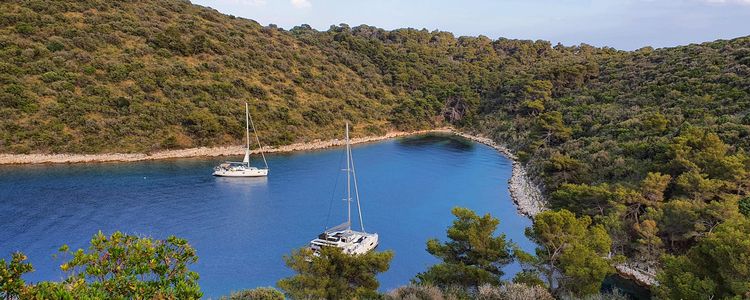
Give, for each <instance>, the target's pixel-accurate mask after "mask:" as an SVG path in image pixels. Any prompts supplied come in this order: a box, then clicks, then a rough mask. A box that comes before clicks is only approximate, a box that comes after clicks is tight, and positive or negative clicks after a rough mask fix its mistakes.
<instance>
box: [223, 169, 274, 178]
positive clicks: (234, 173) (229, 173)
mask: <svg viewBox="0 0 750 300" xmlns="http://www.w3.org/2000/svg"><path fill="white" fill-rule="evenodd" d="M213 175H214V176H218V177H265V176H268V169H248V170H218V171H214V173H213Z"/></svg>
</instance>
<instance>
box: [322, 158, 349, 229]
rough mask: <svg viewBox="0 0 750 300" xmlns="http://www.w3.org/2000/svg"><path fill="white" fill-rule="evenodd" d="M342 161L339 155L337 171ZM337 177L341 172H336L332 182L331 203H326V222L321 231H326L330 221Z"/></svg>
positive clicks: (337, 183)
mask: <svg viewBox="0 0 750 300" xmlns="http://www.w3.org/2000/svg"><path fill="white" fill-rule="evenodd" d="M343 160H344V153H341V155H339V166H338V169H339V170H341V163H342V161H343ZM339 177H341V172H336V180H334V182H333V190H332V191H331V201H329V202H328V215H327V216H326V221H325V223H324V224H323V230H324V231H325V230H327V229H328V221H329V220H330V219H331V210H332V209H333V200H334V197H335V196H336V188H338V186H339Z"/></svg>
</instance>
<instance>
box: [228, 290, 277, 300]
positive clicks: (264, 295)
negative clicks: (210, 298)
mask: <svg viewBox="0 0 750 300" xmlns="http://www.w3.org/2000/svg"><path fill="white" fill-rule="evenodd" d="M219 299H220V300H284V299H285V298H284V294H282V293H281V292H279V291H278V290H276V289H275V288H272V287H260V288H254V289H252V290H243V291H239V292H236V293H232V294H231V295H229V297H221V298H219Z"/></svg>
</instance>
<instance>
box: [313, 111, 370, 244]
mask: <svg viewBox="0 0 750 300" xmlns="http://www.w3.org/2000/svg"><path fill="white" fill-rule="evenodd" d="M345 171H346V199H344V200H345V201H346V203H347V209H348V219H347V221H346V222H344V223H343V224H341V225H338V226H335V227H332V228H329V229H326V230H325V231H324V232H323V233H321V234H320V235H319V236H318V238H316V239H314V240H312V241H310V249H312V250H313V253H314V255H316V256H318V255H320V252H319V251H320V249H321V248H322V247H338V248H340V249H341V250H342V251H343V252H344V253H346V254H350V255H359V254H365V253H367V252H370V251H372V250H373V249H375V247H377V246H378V234H377V233H368V232H366V231H365V225H364V223H363V222H362V208H361V206H360V203H359V188H358V186H357V173H356V172H355V171H354V158H353V157H352V149H351V146H350V144H349V123H348V122H347V123H346V169H345ZM352 181H354V194H355V199H356V200H357V211H358V212H359V225H360V230H361V231H355V230H352V193H351V190H352V189H351V186H352Z"/></svg>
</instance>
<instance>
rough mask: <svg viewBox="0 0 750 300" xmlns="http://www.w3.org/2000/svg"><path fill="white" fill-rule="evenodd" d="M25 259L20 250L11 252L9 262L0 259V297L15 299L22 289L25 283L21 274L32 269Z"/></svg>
mask: <svg viewBox="0 0 750 300" xmlns="http://www.w3.org/2000/svg"><path fill="white" fill-rule="evenodd" d="M26 259H28V258H27V257H26V255H24V254H23V253H20V252H16V253H13V257H12V258H11V260H10V262H9V263H6V262H5V259H0V299H6V300H10V299H15V298H17V297H18V296H19V295H21V293H22V292H23V291H24V288H25V287H26V283H25V282H24V281H23V279H22V278H21V275H23V274H24V273H28V272H31V271H34V268H33V267H32V266H31V264H30V263H27V262H25V261H26Z"/></svg>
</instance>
